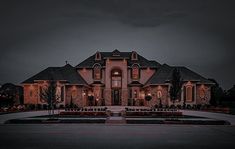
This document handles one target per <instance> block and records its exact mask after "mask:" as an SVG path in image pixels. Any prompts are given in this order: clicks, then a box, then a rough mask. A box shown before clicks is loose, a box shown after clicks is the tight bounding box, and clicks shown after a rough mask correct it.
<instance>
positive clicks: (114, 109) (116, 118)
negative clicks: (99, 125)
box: [105, 106, 126, 124]
mask: <svg viewBox="0 0 235 149" xmlns="http://www.w3.org/2000/svg"><path fill="white" fill-rule="evenodd" d="M107 108H108V109H107V110H109V111H110V113H111V115H110V116H109V117H108V118H107V119H106V122H105V123H106V124H125V123H126V119H125V117H123V116H122V112H123V111H124V110H125V107H124V106H109V107H107Z"/></svg>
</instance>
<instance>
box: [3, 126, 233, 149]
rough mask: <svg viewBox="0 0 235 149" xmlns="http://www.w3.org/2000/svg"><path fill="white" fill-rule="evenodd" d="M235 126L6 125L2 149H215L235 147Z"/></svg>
mask: <svg viewBox="0 0 235 149" xmlns="http://www.w3.org/2000/svg"><path fill="white" fill-rule="evenodd" d="M234 140H235V127H234V126H202V125H127V124H125V125H108V124H38V125H36V124H34V125H32V124H26V125H20V124H16V125H13V124H11V125H10V124H9V125H7V124H5V125H4V124H2V125H0V148H1V149H15V148H17V149H75V148H76V149H126V148H128V149H131V148H132V149H140V148H141V149H159V148H174V149H176V148H180V149H183V148H195V149H203V148H205V149H210V148H211V149H215V148H220V149H222V148H233V147H234V146H235V141H234Z"/></svg>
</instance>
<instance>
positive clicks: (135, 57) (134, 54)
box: [131, 51, 138, 60]
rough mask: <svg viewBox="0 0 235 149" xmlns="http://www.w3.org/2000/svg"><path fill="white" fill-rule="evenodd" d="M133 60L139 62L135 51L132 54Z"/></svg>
mask: <svg viewBox="0 0 235 149" xmlns="http://www.w3.org/2000/svg"><path fill="white" fill-rule="evenodd" d="M131 60H138V56H137V53H136V52H135V51H133V52H132V54H131Z"/></svg>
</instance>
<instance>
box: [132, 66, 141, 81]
mask: <svg viewBox="0 0 235 149" xmlns="http://www.w3.org/2000/svg"><path fill="white" fill-rule="evenodd" d="M139 77H140V73H139V66H138V65H133V66H132V79H134V80H138V79H139Z"/></svg>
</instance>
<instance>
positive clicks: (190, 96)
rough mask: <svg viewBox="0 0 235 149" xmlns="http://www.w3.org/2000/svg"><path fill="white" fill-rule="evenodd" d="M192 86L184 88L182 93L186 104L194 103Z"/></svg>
mask: <svg viewBox="0 0 235 149" xmlns="http://www.w3.org/2000/svg"><path fill="white" fill-rule="evenodd" d="M194 89H195V88H194V86H185V89H184V92H185V98H186V101H187V102H193V101H194V94H195V93H194Z"/></svg>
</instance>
